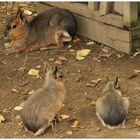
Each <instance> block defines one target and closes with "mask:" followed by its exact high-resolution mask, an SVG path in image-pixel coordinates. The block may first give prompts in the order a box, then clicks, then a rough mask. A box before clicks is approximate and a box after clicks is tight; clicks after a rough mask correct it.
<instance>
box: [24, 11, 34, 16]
mask: <svg viewBox="0 0 140 140" xmlns="http://www.w3.org/2000/svg"><path fill="white" fill-rule="evenodd" d="M23 12H24V14H25V15H27V16H30V15H32V12H31V11H29V10H24V11H23Z"/></svg>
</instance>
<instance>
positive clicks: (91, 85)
mask: <svg viewBox="0 0 140 140" xmlns="http://www.w3.org/2000/svg"><path fill="white" fill-rule="evenodd" d="M86 86H88V87H95V85H94V84H89V83H88V84H86Z"/></svg>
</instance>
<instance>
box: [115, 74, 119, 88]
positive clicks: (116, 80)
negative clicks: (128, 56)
mask: <svg viewBox="0 0 140 140" xmlns="http://www.w3.org/2000/svg"><path fill="white" fill-rule="evenodd" d="M118 82H119V78H118V77H116V79H115V82H114V88H115V89H120V86H119V84H118Z"/></svg>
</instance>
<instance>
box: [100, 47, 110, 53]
mask: <svg viewBox="0 0 140 140" xmlns="http://www.w3.org/2000/svg"><path fill="white" fill-rule="evenodd" d="M101 51H102V52H104V53H108V52H109V48H108V47H103V48H102V49H101Z"/></svg>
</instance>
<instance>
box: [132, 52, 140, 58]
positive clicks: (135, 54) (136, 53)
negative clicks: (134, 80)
mask: <svg viewBox="0 0 140 140" xmlns="http://www.w3.org/2000/svg"><path fill="white" fill-rule="evenodd" d="M139 54H140V52H135V53H134V54H133V55H132V57H133V58H134V57H136V56H137V55H139Z"/></svg>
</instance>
